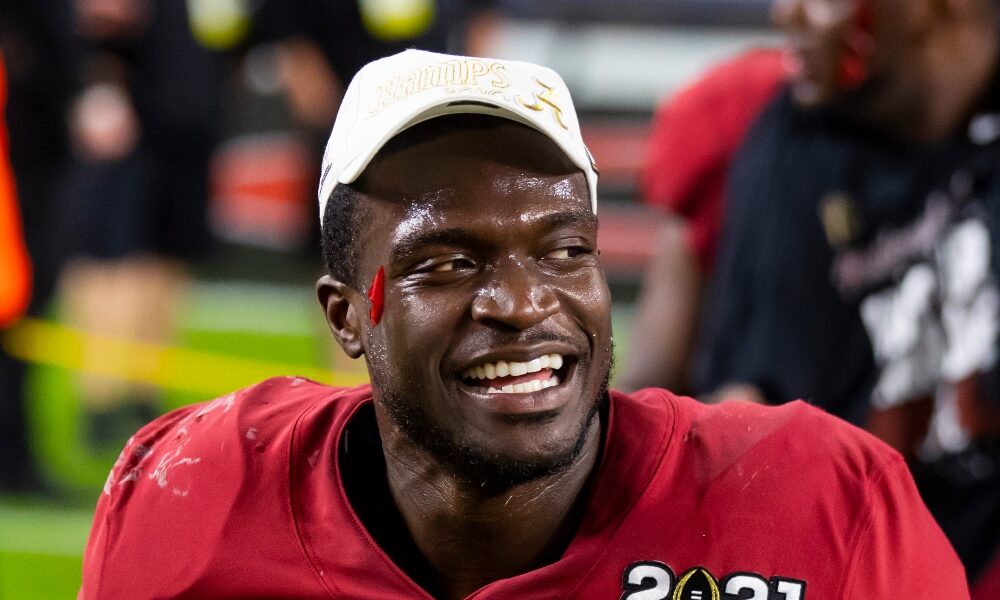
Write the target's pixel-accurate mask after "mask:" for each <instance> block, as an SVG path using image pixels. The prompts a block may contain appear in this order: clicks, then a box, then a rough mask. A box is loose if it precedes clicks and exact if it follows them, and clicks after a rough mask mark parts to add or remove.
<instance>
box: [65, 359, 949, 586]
mask: <svg viewBox="0 0 1000 600" xmlns="http://www.w3.org/2000/svg"><path fill="white" fill-rule="evenodd" d="M370 399H371V390H370V388H369V387H368V386H361V387H357V388H350V389H337V388H330V387H325V386H321V385H319V384H316V383H313V382H310V381H306V380H304V379H300V378H281V379H271V380H268V381H265V382H262V383H260V384H258V385H256V386H254V387H251V388H248V389H246V390H243V391H240V392H236V393H233V394H230V395H228V396H225V397H223V398H219V399H217V400H215V401H213V402H210V403H207V404H201V405H195V406H191V407H186V408H183V409H180V410H177V411H175V412H173V413H170V414H168V415H166V416H164V417H161V418H159V419H157V420H156V421H154V422H153V423H151V424H149V425H147V426H146V427H144V428H143V429H142V430H140V431H139V432H138V433H137V434H136V435H135V436H134V437H133V438H132V439H130V440H129V442H128V444H127V445H126V447H125V449H124V450H123V452H122V455H121V457H120V458H119V460H118V462H117V463H116V464H115V466H114V468H113V469H112V471H111V473H110V475H109V476H108V480H107V484H106V486H105V489H104V493H103V494H102V496H101V499H100V501H99V503H98V506H97V514H96V516H95V518H94V528H93V531H92V533H91V536H90V540H89V542H88V544H87V550H86V557H85V562H84V581H83V587H82V589H81V591H80V596H79V597H80V598H83V599H87V600H98V599H126V598H127V599H129V600H144V599H153V598H211V599H224V598H241V599H248V598H364V599H384V600H400V599H404V598H405V599H413V598H428V597H429V596H427V594H426V593H425V592H423V591H422V590H421V589H420V588H419V587H417V586H416V585H415V584H414V583H413V582H412V581H411V580H410V579H409V578H408V577H407V576H406V575H405V574H404V573H403V572H402V571H401V569H400V568H398V567H397V566H396V565H394V564H393V562H392V561H391V560H390V559H389V558H388V557H387V556H386V554H385V553H384V552H383V551H382V550H381V549H380V548H379V547H378V545H377V544H376V543H375V542H374V540H373V538H372V537H371V535H370V534H369V533H368V531H367V530H366V529H365V528H364V526H363V525H362V524H361V521H360V520H359V518H358V516H357V513H356V512H355V511H354V510H353V509H352V506H351V504H350V503H349V502H348V500H347V493H346V491H345V489H344V485H343V482H342V477H341V472H340V470H339V469H340V468H339V466H338V465H339V462H338V454H339V453H341V452H344V451H346V450H345V449H346V448H347V447H348V441H349V440H347V439H343V438H344V437H345V436H344V430H345V425H346V424H347V423H348V421H349V420H350V419H351V418H352V416H353V415H356V414H357V413H358V412H359V410H360V409H361V408H363V407H368V406H369V405H370ZM605 431H606V436H607V438H606V443H605V446H604V448H605V449H604V453H603V455H602V456H601V459H600V463H599V467H598V468H599V472H598V474H597V476H596V478H595V480H594V483H593V487H592V489H591V492H590V497H589V499H588V507H587V510H586V515H585V516H584V518H583V521H582V523H581V525H580V527H579V530H578V531H577V533H576V536H575V537H574V538H573V540H572V541H571V543H570V544H569V546H568V547H567V549H566V551H565V553H564V555H563V556H562V557H561V558H560V559H559V560H558V561H557V562H555V563H553V564H550V565H548V566H545V567H542V568H540V569H537V570H534V571H531V572H528V573H524V574H523V575H520V576H517V577H513V578H510V579H505V580H501V581H496V582H494V583H491V584H489V585H487V586H485V587H484V588H482V589H480V590H478V591H477V592H476V593H474V594H473V595H472V596H470V598H477V599H479V600H487V599H500V598H503V599H511V598H518V599H522V598H573V599H578V598H582V599H589V598H595V599H596V598H600V599H608V600H617V599H627V600H657V599H668V598H669V599H670V600H723V599H742V600H806V599H808V600H830V599H846V598H858V599H866V600H872V599H879V600H881V599H889V598H934V599H936V600H941V599H947V600H951V599H964V598H968V591H967V588H966V584H965V577H964V573H963V570H962V566H961V565H960V563H959V561H958V559H957V558H956V556H955V554H954V552H953V551H952V549H951V547H950V546H949V545H948V542H947V541H946V540H945V538H944V536H943V535H942V533H941V531H940V530H939V528H938V526H937V525H936V524H935V523H934V521H933V520H932V519H931V517H930V515H929V514H928V513H927V511H926V509H925V508H924V506H923V504H922V503H921V501H920V498H919V497H918V496H917V492H916V490H915V489H914V486H913V483H912V481H911V479H910V476H909V474H908V472H907V469H906V466H905V465H904V464H903V462H902V460H901V459H900V457H899V456H898V455H897V454H896V453H894V452H893V451H892V450H890V449H888V447H886V446H885V445H883V444H881V443H880V442H878V441H876V440H875V439H874V438H873V437H871V436H869V435H868V434H865V433H863V432H861V431H860V430H858V429H855V428H853V427H851V426H850V425H847V424H845V423H843V422H841V421H839V420H836V419H834V418H832V417H830V416H828V415H826V414H825V413H822V412H821V411H819V410H817V409H815V408H812V407H810V406H808V405H806V404H803V403H801V402H797V403H792V404H788V405H785V406H781V407H766V408H765V407H760V406H756V405H751V404H744V403H736V402H731V403H724V404H721V405H716V406H708V405H703V404H700V403H698V402H696V401H694V400H691V399H688V398H679V397H675V396H673V395H671V394H669V393H668V392H665V391H663V390H654V389H648V390H642V391H640V392H637V393H635V394H633V395H624V394H620V393H618V392H612V394H611V401H610V404H609V409H608V414H607V426H606V430H605Z"/></svg>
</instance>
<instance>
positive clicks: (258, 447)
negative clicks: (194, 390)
mask: <svg viewBox="0 0 1000 600" xmlns="http://www.w3.org/2000/svg"><path fill="white" fill-rule="evenodd" d="M368 397H370V392H369V387H368V386H359V387H356V388H332V387H328V386H324V385H321V384H318V383H316V382H314V381H310V380H307V379H304V378H300V377H276V378H272V379H268V380H265V381H262V382H260V383H258V384H256V385H253V386H251V387H248V388H244V389H241V390H237V391H235V392H232V393H230V394H227V395H225V396H221V397H219V398H216V399H214V400H212V401H209V402H204V403H201V404H194V405H190V406H185V407H183V408H180V409H177V410H174V411H172V412H170V413H167V414H165V415H163V416H161V417H159V418H157V419H155V420H154V421H152V422H150V423H149V424H148V425H146V426H145V427H143V428H142V429H140V430H139V431H138V432H137V433H136V434H135V435H133V436H132V437H131V438H130V439H129V440H128V442H127V443H126V445H125V448H124V449H123V450H122V453H121V455H120V456H119V458H118V461H117V462H116V463H115V465H114V467H113V468H112V469H111V472H110V473H109V475H108V479H107V481H106V482H105V486H104V493H105V495H106V496H109V497H111V498H114V499H117V500H120V501H124V500H125V499H126V498H127V497H128V496H131V495H132V493H134V491H135V490H134V488H138V489H143V488H146V487H158V488H161V489H167V488H170V489H167V491H168V492H170V493H173V494H175V495H182V494H184V493H185V489H184V488H183V487H176V486H175V485H173V484H172V483H171V481H172V479H173V478H172V477H170V471H171V470H172V469H173V468H174V467H177V466H180V465H181V464H185V465H199V464H200V465H205V467H208V466H209V465H213V466H216V465H222V464H226V463H228V462H229V461H232V460H237V459H239V458H240V457H241V456H243V455H246V454H248V453H253V454H258V455H265V456H267V457H271V456H274V455H275V454H281V453H282V452H284V451H287V447H286V446H287V441H288V440H289V438H290V436H291V435H292V430H293V429H294V427H295V425H296V423H297V421H298V420H299V419H300V418H301V417H302V416H303V415H304V414H305V413H308V412H310V411H311V410H312V409H315V408H316V407H318V406H328V405H329V406H330V407H332V408H333V409H334V410H337V411H342V412H347V411H350V410H351V409H352V408H353V407H354V406H356V405H357V404H358V403H360V402H362V401H363V400H364V399H366V398H368ZM283 442H284V444H283ZM195 471H197V470H195ZM130 488H133V489H130Z"/></svg>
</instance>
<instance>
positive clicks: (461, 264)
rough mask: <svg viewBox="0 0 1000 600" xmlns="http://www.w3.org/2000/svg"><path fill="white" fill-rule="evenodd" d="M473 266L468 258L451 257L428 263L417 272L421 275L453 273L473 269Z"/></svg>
mask: <svg viewBox="0 0 1000 600" xmlns="http://www.w3.org/2000/svg"><path fill="white" fill-rule="evenodd" d="M475 266H476V265H475V264H474V263H473V262H472V261H471V260H469V259H468V258H462V257H451V258H442V259H439V260H434V261H428V262H427V263H426V264H425V265H424V266H423V267H421V268H419V269H418V272H423V273H453V272H455V271H461V270H463V269H473V268H475Z"/></svg>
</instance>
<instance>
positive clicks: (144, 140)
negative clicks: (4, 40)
mask: <svg viewBox="0 0 1000 600" xmlns="http://www.w3.org/2000/svg"><path fill="white" fill-rule="evenodd" d="M204 4H205V3H204V2H176V1H169V0H75V1H74V3H73V9H74V12H73V15H74V19H75V21H74V25H75V31H76V32H77V34H78V35H79V42H80V43H81V45H82V46H83V48H84V51H83V54H82V56H81V64H80V67H79V68H80V80H81V81H80V92H79V93H78V95H77V96H76V98H75V100H74V102H73V105H72V107H71V110H70V140H71V143H72V148H73V154H74V161H73V165H72V168H71V171H70V173H69V175H68V177H67V185H66V193H65V201H66V205H67V206H66V209H65V211H64V213H63V216H64V217H65V222H64V232H65V234H66V235H67V237H68V239H70V240H71V245H72V246H71V247H72V250H73V254H74V257H73V259H72V261H71V262H69V263H68V264H67V265H66V268H65V269H64V271H63V273H62V276H61V281H60V286H61V290H60V291H61V294H60V295H61V305H62V308H63V309H64V310H65V314H66V318H67V320H68V321H69V322H70V324H71V325H74V326H76V327H78V328H79V329H81V330H82V331H83V332H85V333H86V334H87V335H86V337H85V340H86V341H85V344H84V348H83V352H84V371H85V372H84V374H83V377H82V379H81V385H82V393H83V398H84V401H85V403H86V405H87V407H88V415H89V416H88V418H89V426H90V431H89V433H90V437H91V441H92V442H94V443H97V444H104V443H107V444H112V445H118V444H119V443H120V442H121V440H122V439H124V437H122V436H127V432H128V431H130V430H131V429H133V428H134V427H135V424H136V422H141V421H144V420H146V419H148V418H150V417H151V416H153V415H154V414H155V409H154V407H153V403H154V402H155V401H156V400H157V391H156V389H155V388H153V387H152V386H149V385H145V384H139V383H131V382H129V379H133V380H134V379H136V377H135V376H136V373H138V372H141V371H142V370H143V369H145V368H148V367H147V366H145V365H137V364H131V362H130V361H129V357H122V359H121V360H120V362H119V363H116V364H113V365H109V364H104V363H108V362H109V357H108V356H106V355H105V354H104V353H102V351H101V348H102V346H101V345H100V343H99V339H100V338H101V337H112V338H121V339H127V340H133V341H140V342H147V343H151V344H163V343H165V342H167V341H168V340H169V339H170V338H171V336H172V334H173V329H174V320H175V313H176V310H177V307H178V299H179V295H180V294H181V293H182V292H183V290H184V287H185V284H186V283H187V281H188V278H189V264H190V262H191V261H193V260H195V259H198V258H201V257H204V256H205V255H206V253H207V251H208V249H209V243H210V236H209V232H208V227H207V222H206V216H205V212H206V202H207V169H208V164H209V159H210V156H211V153H212V150H213V148H214V145H215V142H216V137H217V133H218V124H219V117H220V109H221V99H220V96H221V93H220V87H221V83H222V76H223V67H224V66H225V63H224V56H223V54H222V53H220V52H215V51H213V50H212V49H210V48H209V47H206V45H205V43H204V36H202V37H201V38H196V35H195V33H196V32H198V30H197V27H196V25H197V21H196V18H197V17H199V16H200V13H199V12H197V7H198V6H202V5H204ZM109 369H110V370H112V371H116V372H115V374H114V376H105V375H103V374H101V375H99V374H97V373H102V372H107V371H108V370H109Z"/></svg>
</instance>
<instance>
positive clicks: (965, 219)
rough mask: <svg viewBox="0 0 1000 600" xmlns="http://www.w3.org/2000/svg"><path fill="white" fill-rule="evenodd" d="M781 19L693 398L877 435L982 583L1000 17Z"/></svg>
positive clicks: (838, 11)
mask: <svg viewBox="0 0 1000 600" xmlns="http://www.w3.org/2000/svg"><path fill="white" fill-rule="evenodd" d="M773 14H774V17H775V20H776V22H777V23H778V24H779V25H780V26H782V27H783V28H784V29H785V30H786V31H787V32H788V34H789V49H788V66H789V67H790V71H791V81H790V84H789V85H788V86H787V89H785V90H784V91H783V92H782V93H781V94H779V95H778V96H777V97H776V98H775V99H774V100H773V101H772V102H771V103H770V104H769V105H768V106H767V107H766V108H765V110H764V112H763V113H762V115H761V116H760V118H758V119H757V120H756V121H755V122H754V124H753V125H752V127H751V129H750V131H749V133H748V135H747V136H746V138H745V141H744V143H743V145H742V147H741V148H740V150H739V151H738V153H737V154H736V156H735V159H734V161H733V164H732V165H731V169H730V172H729V174H728V177H729V179H728V183H727V195H726V206H725V218H724V225H723V229H722V234H721V237H720V244H721V245H720V247H719V250H718V260H717V268H716V271H715V273H714V275H713V280H712V283H711V298H710V302H709V303H708V304H707V306H706V307H705V311H706V314H705V318H704V329H703V330H702V332H701V336H702V337H701V338H700V339H699V341H698V344H699V345H700V350H699V355H698V357H697V358H696V359H695V368H694V374H693V379H694V387H695V388H696V389H699V390H701V391H702V392H704V393H706V394H710V393H711V392H712V391H717V390H720V389H721V390H725V389H733V387H732V386H738V387H739V389H741V390H742V392H741V394H742V395H743V396H744V397H757V398H758V399H760V400H766V401H770V402H784V401H787V400H790V399H793V398H796V397H803V398H806V399H807V400H810V401H812V402H814V403H815V404H817V405H820V406H823V407H824V408H826V409H827V410H830V411H831V412H834V413H836V414H839V415H841V416H844V417H846V418H849V419H851V420H854V421H856V422H865V423H867V424H868V427H869V428H870V429H871V430H872V431H873V432H875V433H876V434H877V435H879V436H880V437H882V438H883V439H885V440H887V441H889V442H890V443H891V444H892V445H894V446H895V447H897V449H899V450H900V451H902V452H903V453H904V454H905V455H906V456H908V457H909V458H910V460H911V461H912V462H911V464H912V465H913V468H914V469H915V471H916V473H917V476H918V482H919V483H920V484H921V488H922V491H923V493H924V495H925V497H926V498H927V500H928V503H929V505H930V506H931V508H932V510H933V511H934V512H935V515H936V516H937V518H938V519H939V520H940V521H941V523H942V525H943V527H944V529H945V531H946V532H947V533H948V534H949V536H950V537H951V539H952V542H953V543H954V544H955V545H956V548H957V549H958V551H959V554H960V555H961V556H962V558H963V560H964V561H965V563H966V566H967V569H968V573H969V576H970V578H971V579H972V580H975V579H976V578H977V577H978V576H979V575H980V574H981V573H982V572H983V570H984V568H985V566H986V565H987V563H988V562H989V561H990V559H991V557H992V556H993V555H994V554H995V553H996V548H997V540H998V539H1000V535H998V532H1000V514H998V507H1000V471H998V466H1000V461H998V459H1000V455H998V452H997V439H998V431H997V427H996V425H997V423H998V419H997V412H998V405H997V403H998V399H1000V389H998V387H997V382H998V374H997V365H996V362H997V361H996V359H997V356H996V354H997V352H996V350H997V332H998V328H1000V326H998V319H997V313H998V310H997V306H998V295H997V287H996V279H997V273H998V265H1000V262H998V250H997V246H998V240H997V234H998V231H997V227H998V225H997V223H998V221H997V218H998V216H1000V215H998V214H997V211H998V210H1000V208H998V202H1000V198H998V194H1000V186H998V181H997V175H996V173H997V169H996V167H997V160H998V158H1000V142H998V137H1000V122H998V119H997V114H996V111H997V110H998V109H1000V88H998V85H1000V79H998V76H997V71H998V61H997V58H998V54H1000V52H998V41H1000V38H998V34H1000V9H998V3H997V2H995V1H994V0H952V1H936V0H921V1H908V2H902V1H897V0H777V2H776V3H775V4H774V7H773ZM640 314H643V313H642V312H640ZM640 326H641V327H643V328H644V329H645V327H646V325H645V324H641V325H640Z"/></svg>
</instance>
